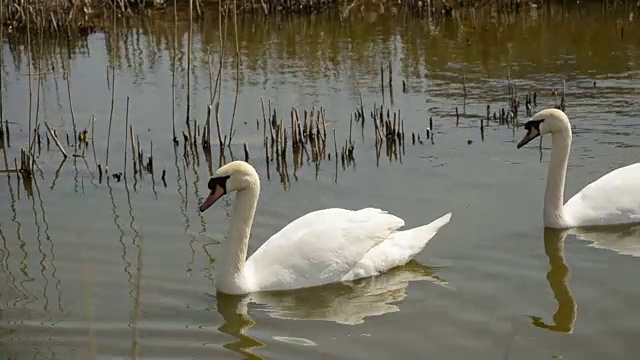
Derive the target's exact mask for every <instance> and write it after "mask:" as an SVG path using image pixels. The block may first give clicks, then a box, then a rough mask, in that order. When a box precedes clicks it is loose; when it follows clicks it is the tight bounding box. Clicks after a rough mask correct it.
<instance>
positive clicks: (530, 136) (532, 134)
mask: <svg viewBox="0 0 640 360" xmlns="http://www.w3.org/2000/svg"><path fill="white" fill-rule="evenodd" d="M538 136H540V131H539V130H538V129H536V128H535V127H533V126H532V127H531V128H530V129H529V131H527V133H526V134H525V135H524V137H523V138H522V140H520V142H519V143H518V145H516V148H517V149H520V148H521V147H523V146H525V145H527V144H528V143H529V142H530V141H531V140H533V139H535V138H537V137H538Z"/></svg>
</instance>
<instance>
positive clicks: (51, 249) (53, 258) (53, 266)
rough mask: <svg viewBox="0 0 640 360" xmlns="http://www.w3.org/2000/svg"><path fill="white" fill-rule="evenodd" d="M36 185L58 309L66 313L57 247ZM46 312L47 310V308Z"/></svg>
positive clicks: (36, 183)
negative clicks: (56, 262) (57, 264)
mask: <svg viewBox="0 0 640 360" xmlns="http://www.w3.org/2000/svg"><path fill="white" fill-rule="evenodd" d="M34 185H35V187H36V192H37V194H38V200H39V202H40V213H41V215H42V222H43V223H44V236H45V238H46V241H47V242H48V243H49V252H50V254H51V259H50V261H49V264H50V265H51V277H52V278H53V279H54V280H55V282H56V284H55V287H56V292H57V293H58V309H59V310H60V312H61V313H62V312H64V310H63V308H62V287H61V286H62V283H61V281H60V279H59V278H58V277H57V276H56V272H57V269H56V264H55V261H56V254H55V247H54V245H53V241H52V240H51V235H50V234H49V222H48V221H47V218H46V216H45V214H46V211H45V209H44V201H43V200H42V194H41V193H40V187H39V186H38V182H37V181H34ZM43 260H44V255H43ZM41 265H42V267H44V262H41ZM45 292H46V288H45ZM45 311H46V308H45Z"/></svg>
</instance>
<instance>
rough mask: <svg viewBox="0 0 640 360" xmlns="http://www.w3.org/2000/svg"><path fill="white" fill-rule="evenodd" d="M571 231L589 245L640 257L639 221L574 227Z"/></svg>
mask: <svg viewBox="0 0 640 360" xmlns="http://www.w3.org/2000/svg"><path fill="white" fill-rule="evenodd" d="M571 233H572V234H574V235H575V236H576V237H577V238H578V239H580V240H584V241H587V242H589V246H591V247H594V248H597V249H606V250H611V251H614V252H616V253H618V254H620V255H628V256H633V257H640V223H637V224H627V225H615V226H611V225H609V226H591V227H583V228H574V229H571Z"/></svg>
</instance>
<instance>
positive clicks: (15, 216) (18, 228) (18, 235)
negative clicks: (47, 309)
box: [7, 176, 33, 308]
mask: <svg viewBox="0 0 640 360" xmlns="http://www.w3.org/2000/svg"><path fill="white" fill-rule="evenodd" d="M16 178H17V179H18V178H19V176H16ZM18 180H19V179H18ZM7 185H8V188H9V195H10V197H11V204H10V208H11V212H12V217H11V221H12V222H13V223H14V224H16V238H17V240H18V241H19V242H20V249H21V250H22V252H23V254H24V257H23V259H22V260H21V261H20V263H21V265H22V266H21V267H20V272H22V274H23V275H25V277H26V278H27V280H28V279H30V278H29V274H28V273H27V272H26V263H25V260H26V259H27V253H26V251H25V242H24V240H23V239H22V223H21V222H20V221H19V220H18V213H17V210H16V197H15V194H14V189H13V186H12V185H11V178H10V177H7ZM18 188H19V186H18ZM18 192H19V191H18ZM7 254H9V252H8V250H7ZM8 261H9V259H7V263H8ZM12 280H14V281H17V278H15V276H12ZM31 280H33V279H31ZM25 281H26V280H25ZM25 281H21V282H20V283H18V284H16V289H17V290H18V292H19V293H20V295H22V297H20V296H18V297H16V299H15V300H14V302H13V303H12V304H11V306H12V307H14V308H15V307H16V306H17V305H18V303H20V302H21V301H22V300H28V299H29V297H30V296H29V294H28V292H29V291H28V290H27V289H26V287H25V286H24V282H25ZM18 285H19V286H18ZM25 303H26V302H25ZM21 304H22V303H21ZM21 306H22V305H21Z"/></svg>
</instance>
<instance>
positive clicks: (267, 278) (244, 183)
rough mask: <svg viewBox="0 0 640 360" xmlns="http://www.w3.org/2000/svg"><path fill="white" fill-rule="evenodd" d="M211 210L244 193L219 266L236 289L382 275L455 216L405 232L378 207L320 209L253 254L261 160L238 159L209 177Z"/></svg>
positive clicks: (220, 283) (220, 282)
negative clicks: (228, 197) (251, 242)
mask: <svg viewBox="0 0 640 360" xmlns="http://www.w3.org/2000/svg"><path fill="white" fill-rule="evenodd" d="M208 188H209V190H210V194H209V195H208V196H207V198H206V199H205V201H204V202H203V203H202V205H201V206H200V211H201V212H202V211H205V210H207V209H208V208H209V207H211V205H213V204H214V203H215V202H216V201H217V200H219V199H220V198H221V197H222V196H224V195H226V194H228V193H231V192H236V197H235V201H234V205H233V211H232V214H231V223H230V224H229V227H228V229H227V244H226V247H225V249H224V250H223V253H222V255H221V257H220V259H219V261H218V262H217V266H216V275H215V278H216V287H217V288H218V290H219V291H221V292H223V293H228V294H246V293H251V292H257V291H271V290H288V289H295V288H304V287H312V286H317V285H323V284H327V283H332V282H340V281H350V280H355V279H359V278H364V277H369V276H375V275H378V274H381V273H383V272H386V271H387V270H389V269H391V268H395V267H397V266H402V265H405V264H406V263H407V262H409V261H410V260H411V259H412V258H413V257H414V256H415V255H416V254H417V253H418V252H420V251H421V250H422V249H423V248H424V246H425V245H426V244H427V242H428V241H429V240H430V239H431V238H432V237H433V236H434V235H435V234H436V233H437V232H438V230H440V228H442V227H443V226H444V225H446V224H448V223H449V221H450V220H451V213H448V214H446V215H443V216H441V217H440V218H438V219H436V220H435V221H433V222H432V223H430V224H427V225H423V226H420V227H416V228H413V229H409V230H404V231H399V230H398V229H399V228H400V227H402V226H404V221H403V220H402V219H400V218H398V217H396V216H394V215H391V214H388V213H386V212H385V211H382V210H380V209H375V208H365V209H361V210H356V211H352V210H346V209H338V208H330V209H323V210H317V211H313V212H311V213H308V214H306V215H304V216H302V217H300V218H298V219H296V220H294V221H293V222H291V223H289V224H288V225H287V226H285V227H284V228H283V229H282V230H280V231H279V232H277V233H276V234H275V235H273V236H272V237H271V238H269V239H268V240H267V241H266V242H265V243H264V244H263V245H262V246H261V247H260V248H258V250H256V252H255V253H253V255H251V256H250V257H249V259H247V248H248V243H249V235H250V232H251V226H252V224H253V218H254V215H255V212H256V207H257V204H258V197H259V195H260V179H259V177H258V173H257V172H256V171H255V169H254V168H253V166H251V165H249V164H248V163H246V162H244V161H234V162H231V163H228V164H226V165H224V166H222V167H221V168H219V169H218V170H217V171H216V173H215V175H214V176H213V177H212V178H211V179H209V183H208Z"/></svg>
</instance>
